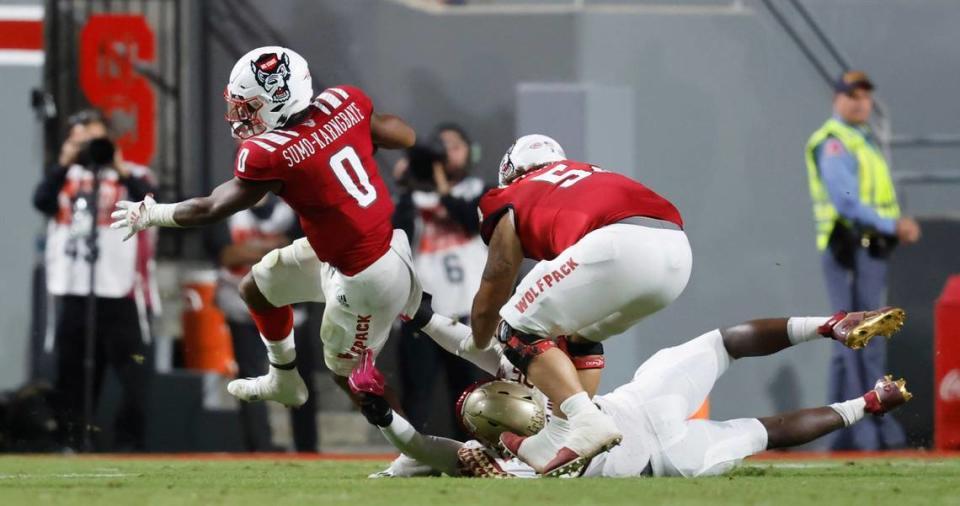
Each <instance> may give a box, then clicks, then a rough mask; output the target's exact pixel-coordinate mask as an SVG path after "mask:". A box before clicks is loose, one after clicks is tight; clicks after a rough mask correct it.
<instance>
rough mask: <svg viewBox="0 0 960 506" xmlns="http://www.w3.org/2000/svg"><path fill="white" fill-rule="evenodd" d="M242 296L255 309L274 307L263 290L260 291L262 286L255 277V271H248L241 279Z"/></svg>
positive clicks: (248, 305)
mask: <svg viewBox="0 0 960 506" xmlns="http://www.w3.org/2000/svg"><path fill="white" fill-rule="evenodd" d="M239 288H240V297H242V298H243V301H244V302H245V303H246V304H247V307H249V308H250V309H253V310H255V311H256V310H266V309H271V308H273V307H274V306H273V304H271V303H270V301H268V300H267V298H266V297H264V296H263V292H261V291H260V287H258V286H257V281H256V280H255V279H253V272H252V271H251V272H248V273H247V274H246V276H244V277H243V279H241V280H240V287H239Z"/></svg>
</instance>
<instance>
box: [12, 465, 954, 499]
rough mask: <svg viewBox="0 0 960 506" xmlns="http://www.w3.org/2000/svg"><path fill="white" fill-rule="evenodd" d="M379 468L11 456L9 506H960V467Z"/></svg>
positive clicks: (371, 466)
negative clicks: (408, 475) (570, 472)
mask: <svg viewBox="0 0 960 506" xmlns="http://www.w3.org/2000/svg"><path fill="white" fill-rule="evenodd" d="M384 464H385V462H378V461H316V460H289V461H287V460H201V461H189V460H182V459H154V460H148V459H132V458H123V459H111V458H109V457H103V458H77V457H36V456H6V457H0V505H3V506H8V505H9V506H13V505H17V506H20V505H27V506H37V505H44V504H80V505H88V504H90V505H93V504H96V505H111V506H113V505H137V506H147V505H162V504H170V505H184V504H202V505H220V504H222V505H245V504H250V505H257V506H277V505H282V504H297V505H307V504H310V505H338V504H349V505H352V506H376V505H381V504H383V505H400V504H410V505H418V506H420V505H424V506H426V505H453V506H466V505H472V504H486V505H491V506H505V505H515V504H516V505H539V504H585V505H586V504H632V505H646V504H671V505H685V504H710V505H717V504H738V505H739V504H769V505H776V506H788V505H794V504H796V505H804V506H811V505H815V506H822V505H826V504H844V505H862V506H872V505H877V504H897V505H905V504H923V505H941V504H942V505H960V459H952V460H951V459H946V460H909V459H902V460H882V461H878V460H862V461H843V460H829V461H803V462H787V461H772V462H770V461H757V462H752V463H749V464H748V465H747V466H745V467H743V468H740V469H739V470H737V471H736V472H734V473H733V474H732V475H729V476H724V477H717V478H702V479H692V480H684V479H677V478H670V479H666V478H661V479H650V478H647V479H579V480H476V479H473V480H470V479H453V478H416V479H391V480H369V479H367V478H365V476H366V475H367V474H368V473H370V472H372V471H375V470H378V469H380V468H382V467H383V465H384Z"/></svg>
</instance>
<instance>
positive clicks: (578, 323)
mask: <svg viewBox="0 0 960 506" xmlns="http://www.w3.org/2000/svg"><path fill="white" fill-rule="evenodd" d="M692 264H693V257H692V254H691V252H690V243H689V242H688V241H687V236H686V234H684V233H683V232H682V231H679V230H668V229H658V228H649V227H644V226H639V225H629V224H613V225H608V226H606V227H603V228H599V229H597V230H594V231H593V232H590V233H589V234H587V235H585V236H584V237H583V238H582V239H580V240H579V241H578V242H577V243H576V244H574V245H573V246H570V247H569V248H567V249H566V250H564V252H563V253H561V254H560V255H559V256H558V257H557V258H555V259H553V260H548V261H547V260H545V261H542V262H540V263H538V264H537V265H536V266H535V267H534V268H533V270H531V271H530V273H528V274H527V275H526V276H525V277H524V278H523V280H522V281H521V282H520V285H519V286H518V287H517V290H516V292H515V293H514V295H513V297H511V298H510V301H509V302H508V303H507V304H506V305H505V306H503V308H501V309H500V316H501V317H502V318H503V319H504V320H506V321H507V323H509V324H510V325H511V326H512V327H513V328H515V329H517V330H520V331H523V332H527V333H531V334H535V335H538V336H545V337H557V336H560V335H573V334H579V335H581V336H583V337H585V338H587V339H589V340H591V341H594V342H600V341H603V340H604V339H607V338H608V337H610V336H614V335H617V334H620V333H623V332H624V331H625V330H627V329H628V328H630V327H631V326H633V325H634V324H635V323H637V322H639V321H640V320H642V319H644V318H645V317H647V316H649V315H651V314H653V313H656V312H657V311H659V310H661V309H663V308H665V307H666V306H667V305H669V304H670V303H671V302H673V301H674V300H675V299H676V298H677V297H678V296H679V295H680V293H681V292H683V289H684V287H686V286H687V281H688V280H689V279H690V269H691V267H692Z"/></svg>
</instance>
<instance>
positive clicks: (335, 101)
mask: <svg viewBox="0 0 960 506" xmlns="http://www.w3.org/2000/svg"><path fill="white" fill-rule="evenodd" d="M317 98H322V99H324V100H326V101H327V103H328V104H330V107H333V108H334V109H336V108H337V107H340V104H342V103H343V102H341V101H340V99H339V98H337V97H336V96H334V94H333V93H330V92H329V91H325V92H323V93H321V94H320V96H318V97H317Z"/></svg>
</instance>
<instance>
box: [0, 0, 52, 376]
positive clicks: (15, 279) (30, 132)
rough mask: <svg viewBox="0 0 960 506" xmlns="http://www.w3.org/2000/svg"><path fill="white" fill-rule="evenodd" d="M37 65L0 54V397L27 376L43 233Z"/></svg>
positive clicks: (7, 2)
mask: <svg viewBox="0 0 960 506" xmlns="http://www.w3.org/2000/svg"><path fill="white" fill-rule="evenodd" d="M40 5H42V2H40V1H39V0H22V1H11V0H0V13H3V14H4V16H7V15H9V16H14V19H22V18H21V17H20V16H21V15H23V13H20V14H17V13H14V12H12V11H11V9H12V8H14V7H17V8H19V7H39V6H40ZM27 15H28V16H29V15H31V14H29V13H28V14H27ZM38 49H39V48H38ZM42 63H43V60H42V54H41V53H40V52H39V51H20V50H17V54H13V52H12V51H8V50H6V49H3V48H0V83H2V85H3V93H0V110H2V111H3V121H2V122H0V152H2V153H3V184H2V185H0V216H2V217H3V223H4V226H3V227H2V233H3V247H2V248H0V279H2V280H3V283H4V286H5V287H6V291H5V293H4V294H3V296H2V297H0V300H2V303H0V329H2V330H0V344H2V346H3V352H2V353H0V391H3V390H7V389H10V388H15V387H18V386H20V384H21V383H22V382H23V381H24V380H25V379H26V378H27V374H28V351H27V348H28V343H29V329H30V308H31V295H30V287H31V273H32V272H33V266H34V259H35V258H36V257H35V254H34V252H35V249H36V248H35V244H36V240H37V233H38V231H40V230H42V229H43V220H41V219H40V218H39V214H38V213H37V212H36V211H34V210H33V205H32V204H31V198H32V195H33V187H34V185H35V184H36V183H37V181H39V180H40V177H41V175H42V174H43V168H42V161H43V135H42V130H41V127H40V125H39V123H37V122H36V121H35V120H34V113H33V111H32V110H31V108H30V91H31V90H32V89H33V88H36V87H40V86H42V84H43V66H42Z"/></svg>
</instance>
